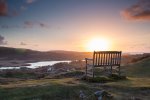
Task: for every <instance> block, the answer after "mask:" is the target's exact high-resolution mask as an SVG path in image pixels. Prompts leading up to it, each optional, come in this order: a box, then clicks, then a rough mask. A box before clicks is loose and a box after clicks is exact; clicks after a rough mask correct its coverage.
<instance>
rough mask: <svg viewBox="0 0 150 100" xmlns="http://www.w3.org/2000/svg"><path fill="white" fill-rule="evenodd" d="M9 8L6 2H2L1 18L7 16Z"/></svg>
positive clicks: (0, 3) (0, 0)
mask: <svg viewBox="0 0 150 100" xmlns="http://www.w3.org/2000/svg"><path fill="white" fill-rule="evenodd" d="M7 13H8V7H7V3H6V1H5V0H0V16H7Z"/></svg>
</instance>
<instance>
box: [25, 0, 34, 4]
mask: <svg viewBox="0 0 150 100" xmlns="http://www.w3.org/2000/svg"><path fill="white" fill-rule="evenodd" d="M36 1H37V0H26V2H27V3H28V4H31V3H33V2H36Z"/></svg>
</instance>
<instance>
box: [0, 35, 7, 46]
mask: <svg viewBox="0 0 150 100" xmlns="http://www.w3.org/2000/svg"><path fill="white" fill-rule="evenodd" d="M0 45H7V41H5V38H4V37H3V36H1V35H0Z"/></svg>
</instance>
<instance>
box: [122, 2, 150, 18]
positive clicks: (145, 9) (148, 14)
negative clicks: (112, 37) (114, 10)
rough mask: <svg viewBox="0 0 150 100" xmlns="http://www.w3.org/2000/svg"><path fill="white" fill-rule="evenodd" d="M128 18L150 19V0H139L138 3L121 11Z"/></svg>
mask: <svg viewBox="0 0 150 100" xmlns="http://www.w3.org/2000/svg"><path fill="white" fill-rule="evenodd" d="M121 14H122V15H123V17H124V18H126V19H128V20H145V21H147V20H148V21H150V0H139V2H137V3H136V4H134V5H132V6H130V7H129V8H127V9H125V10H123V11H122V12H121Z"/></svg>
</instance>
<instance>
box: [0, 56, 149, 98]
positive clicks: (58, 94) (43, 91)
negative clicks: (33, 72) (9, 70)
mask: <svg viewBox="0 0 150 100" xmlns="http://www.w3.org/2000/svg"><path fill="white" fill-rule="evenodd" d="M125 69H126V71H127V73H126V74H127V76H128V80H123V81H118V82H110V83H104V84H100V83H88V82H83V81H80V80H77V79H75V78H63V79H41V80H26V81H18V82H10V83H8V84H5V85H0V100H79V91H80V90H83V91H84V92H85V93H86V95H90V94H92V93H94V91H97V90H101V89H104V90H106V91H108V92H109V93H111V94H112V95H113V96H114V98H115V100H131V99H130V98H131V97H139V98H141V99H142V100H149V99H150V96H149V94H150V79H149V75H150V73H149V71H150V70H149V69H150V58H147V59H144V60H142V61H139V62H136V63H132V64H130V65H128V66H126V67H125ZM92 98H94V97H91V98H90V99H89V100H92Z"/></svg>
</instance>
